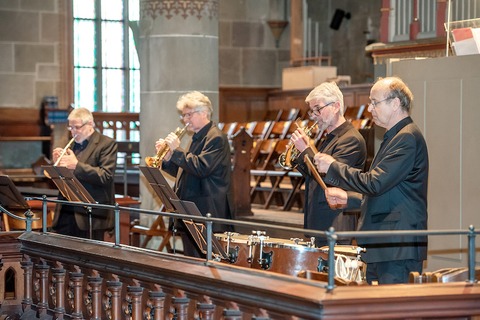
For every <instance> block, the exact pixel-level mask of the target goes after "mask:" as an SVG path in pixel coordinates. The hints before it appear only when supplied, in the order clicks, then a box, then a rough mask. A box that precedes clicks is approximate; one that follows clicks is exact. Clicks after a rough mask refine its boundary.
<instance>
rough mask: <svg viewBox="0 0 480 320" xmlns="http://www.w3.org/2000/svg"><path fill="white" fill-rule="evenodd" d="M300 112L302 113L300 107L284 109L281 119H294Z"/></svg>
mask: <svg viewBox="0 0 480 320" xmlns="http://www.w3.org/2000/svg"><path fill="white" fill-rule="evenodd" d="M299 113H300V109H298V108H291V109H290V110H284V111H283V113H282V115H281V116H280V119H279V120H283V121H288V120H290V121H293V120H295V119H297V118H298V115H299Z"/></svg>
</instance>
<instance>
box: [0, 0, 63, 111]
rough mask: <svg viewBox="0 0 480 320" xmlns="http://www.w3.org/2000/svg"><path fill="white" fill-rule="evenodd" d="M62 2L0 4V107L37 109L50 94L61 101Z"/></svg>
mask: <svg viewBox="0 0 480 320" xmlns="http://www.w3.org/2000/svg"><path fill="white" fill-rule="evenodd" d="M65 2H66V1H60V0H28V1H27V0H22V1H0V107H19V108H40V104H41V101H42V99H43V97H44V96H52V95H53V96H62V99H61V102H65V98H64V96H63V95H62V93H63V90H64V89H63V88H62V85H61V83H62V70H63V69H62V67H63V68H64V67H65V66H62V61H63V60H62V59H63V52H62V50H63V46H62V45H61V42H62V37H63V36H62V34H63V32H65V28H64V26H62V21H63V19H62V17H63V16H64V15H63V14H62V12H63V10H64V6H65V5H64V3H65ZM65 103H67V102H65Z"/></svg>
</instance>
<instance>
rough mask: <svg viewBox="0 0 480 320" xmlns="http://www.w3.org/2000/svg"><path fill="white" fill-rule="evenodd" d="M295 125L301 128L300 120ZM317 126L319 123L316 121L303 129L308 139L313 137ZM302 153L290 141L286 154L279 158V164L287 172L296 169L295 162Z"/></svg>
mask: <svg viewBox="0 0 480 320" xmlns="http://www.w3.org/2000/svg"><path fill="white" fill-rule="evenodd" d="M295 124H296V125H297V127H299V128H301V126H300V125H299V123H298V120H296V121H295ZM316 126H317V121H315V122H314V123H313V124H312V125H311V126H309V127H303V131H305V134H306V135H307V137H309V138H310V137H311V136H312V134H313V129H315V127H316ZM300 153H301V152H300V150H298V149H297V148H296V147H295V144H294V143H293V142H292V141H290V142H289V143H288V144H287V148H286V150H285V152H283V153H282V154H280V156H279V157H278V164H279V165H280V166H281V167H282V168H283V169H285V170H292V169H294V168H295V167H296V165H294V161H295V160H297V158H298V157H299V156H300Z"/></svg>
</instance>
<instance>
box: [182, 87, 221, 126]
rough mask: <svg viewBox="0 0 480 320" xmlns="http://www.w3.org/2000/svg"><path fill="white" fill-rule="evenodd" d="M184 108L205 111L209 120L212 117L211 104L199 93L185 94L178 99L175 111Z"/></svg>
mask: <svg viewBox="0 0 480 320" xmlns="http://www.w3.org/2000/svg"><path fill="white" fill-rule="evenodd" d="M185 108H189V109H195V110H198V111H206V112H207V117H208V119H211V117H212V113H213V108H212V102H211V101H210V99H209V98H208V97H207V96H206V95H204V94H203V93H201V92H199V91H191V92H188V93H185V94H184V95H183V96H181V97H180V98H179V99H178V101H177V109H178V110H180V111H183V109H185Z"/></svg>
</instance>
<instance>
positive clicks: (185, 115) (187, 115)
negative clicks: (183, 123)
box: [180, 110, 200, 119]
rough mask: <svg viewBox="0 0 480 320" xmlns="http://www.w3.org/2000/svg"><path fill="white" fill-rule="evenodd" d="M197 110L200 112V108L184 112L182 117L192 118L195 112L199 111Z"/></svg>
mask: <svg viewBox="0 0 480 320" xmlns="http://www.w3.org/2000/svg"><path fill="white" fill-rule="evenodd" d="M197 112H200V110H195V111H192V112H187V113H184V114H182V115H181V116H180V119H185V118H190V117H191V116H192V115H193V114H194V113H197Z"/></svg>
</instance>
